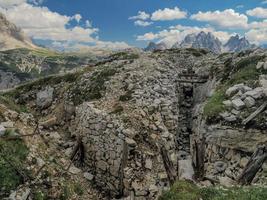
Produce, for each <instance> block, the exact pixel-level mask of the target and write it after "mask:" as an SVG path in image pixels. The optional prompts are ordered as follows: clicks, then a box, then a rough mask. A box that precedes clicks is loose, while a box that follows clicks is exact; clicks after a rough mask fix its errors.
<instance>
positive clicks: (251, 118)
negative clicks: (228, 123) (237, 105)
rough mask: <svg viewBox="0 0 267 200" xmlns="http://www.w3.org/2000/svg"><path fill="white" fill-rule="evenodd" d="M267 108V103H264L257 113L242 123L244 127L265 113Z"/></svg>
mask: <svg viewBox="0 0 267 200" xmlns="http://www.w3.org/2000/svg"><path fill="white" fill-rule="evenodd" d="M266 108H267V102H265V103H263V104H262V105H261V106H260V107H259V108H258V109H257V110H256V111H255V112H253V113H252V114H251V115H249V116H248V117H247V118H246V119H244V120H243V121H242V124H243V125H246V124H247V123H249V122H250V121H251V120H253V119H254V118H255V117H257V115H259V114H260V113H261V112H263V111H264V110H265V109H266Z"/></svg>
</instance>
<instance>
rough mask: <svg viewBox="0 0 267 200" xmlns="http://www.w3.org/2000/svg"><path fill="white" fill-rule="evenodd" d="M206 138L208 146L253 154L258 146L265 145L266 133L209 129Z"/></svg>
mask: <svg viewBox="0 0 267 200" xmlns="http://www.w3.org/2000/svg"><path fill="white" fill-rule="evenodd" d="M206 138H207V139H206V141H207V143H208V144H214V145H217V146H221V147H226V148H230V149H234V150H240V151H244V152H250V153H253V152H254V151H255V150H256V148H257V146H258V145H259V144H262V143H267V135H266V131H265V132H264V131H259V130H255V129H248V130H245V129H233V128H231V127H227V126H212V127H209V130H207V135H206Z"/></svg>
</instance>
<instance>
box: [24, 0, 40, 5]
mask: <svg viewBox="0 0 267 200" xmlns="http://www.w3.org/2000/svg"><path fill="white" fill-rule="evenodd" d="M28 2H29V3H32V4H34V5H41V4H42V3H43V2H44V0H28Z"/></svg>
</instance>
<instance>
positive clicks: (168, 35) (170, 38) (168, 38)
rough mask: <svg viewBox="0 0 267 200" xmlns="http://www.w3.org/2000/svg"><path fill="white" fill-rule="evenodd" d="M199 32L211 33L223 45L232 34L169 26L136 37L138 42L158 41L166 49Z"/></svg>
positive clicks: (207, 29) (208, 28)
mask: <svg viewBox="0 0 267 200" xmlns="http://www.w3.org/2000/svg"><path fill="white" fill-rule="evenodd" d="M201 31H204V32H206V33H207V32H211V33H212V34H214V36H215V37H217V38H219V39H220V40H221V41H222V42H223V43H225V42H226V41H227V40H228V39H229V38H230V37H231V35H233V34H229V33H228V32H224V31H216V30H214V29H213V28H211V27H191V26H182V25H177V26H171V27H170V28H169V29H165V30H162V31H160V32H158V33H152V32H149V33H146V34H144V35H140V36H137V40H139V41H151V40H158V42H165V43H166V44H167V46H168V47H171V46H172V45H173V44H174V43H176V42H181V41H182V40H183V39H184V38H185V37H186V36H187V35H188V34H192V33H199V32H201Z"/></svg>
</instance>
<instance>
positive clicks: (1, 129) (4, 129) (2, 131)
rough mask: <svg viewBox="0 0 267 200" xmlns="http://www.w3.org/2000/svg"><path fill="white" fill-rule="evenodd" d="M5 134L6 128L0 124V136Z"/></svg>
mask: <svg viewBox="0 0 267 200" xmlns="http://www.w3.org/2000/svg"><path fill="white" fill-rule="evenodd" d="M5 133H6V128H5V127H4V126H3V125H2V124H0V136H2V135H4V134H5Z"/></svg>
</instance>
